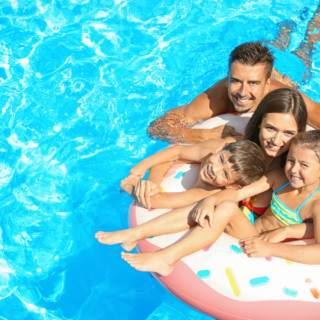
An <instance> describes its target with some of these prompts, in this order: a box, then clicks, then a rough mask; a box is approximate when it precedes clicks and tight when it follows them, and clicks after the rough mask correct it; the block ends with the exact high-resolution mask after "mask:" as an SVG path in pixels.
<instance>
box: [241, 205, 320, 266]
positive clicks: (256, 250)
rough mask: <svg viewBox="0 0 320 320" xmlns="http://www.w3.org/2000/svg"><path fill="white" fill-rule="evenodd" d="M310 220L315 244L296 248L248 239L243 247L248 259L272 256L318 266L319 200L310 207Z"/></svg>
mask: <svg viewBox="0 0 320 320" xmlns="http://www.w3.org/2000/svg"><path fill="white" fill-rule="evenodd" d="M312 218H313V223H314V236H315V244H311V245H302V246H297V245H288V244H282V243H269V242H265V241H262V240H260V239H248V240H245V242H244V245H243V247H244V249H245V250H246V252H247V254H248V255H249V256H250V257H267V256H274V257H278V258H283V259H289V260H292V261H296V262H300V263H307V264H320V201H319V200H318V201H315V203H314V204H313V206H312ZM301 230H302V229H301ZM301 230H300V231H301Z"/></svg>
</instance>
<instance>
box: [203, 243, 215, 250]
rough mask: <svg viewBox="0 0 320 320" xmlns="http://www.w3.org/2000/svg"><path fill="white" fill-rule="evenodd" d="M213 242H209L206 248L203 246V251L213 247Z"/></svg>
mask: <svg viewBox="0 0 320 320" xmlns="http://www.w3.org/2000/svg"><path fill="white" fill-rule="evenodd" d="M212 245H213V243H211V244H209V245H208V246H206V247H205V248H203V249H202V250H203V251H209V249H210V248H211V247H212Z"/></svg>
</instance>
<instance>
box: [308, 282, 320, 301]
mask: <svg viewBox="0 0 320 320" xmlns="http://www.w3.org/2000/svg"><path fill="white" fill-rule="evenodd" d="M306 284H307V286H308V287H309V290H310V292H311V294H312V295H313V296H314V298H315V299H319V298H320V292H319V290H318V288H317V287H316V286H315V285H314V283H313V281H312V280H311V279H309V278H308V279H306Z"/></svg>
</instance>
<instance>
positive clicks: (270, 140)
mask: <svg viewBox="0 0 320 320" xmlns="http://www.w3.org/2000/svg"><path fill="white" fill-rule="evenodd" d="M259 128H260V133H259V140H260V146H261V151H262V153H263V154H264V155H267V156H269V157H278V156H280V155H282V154H283V153H285V152H286V151H287V150H289V147H290V143H291V140H292V138H293V137H294V136H295V135H296V134H297V133H298V125H297V122H296V120H295V118H294V116H293V115H292V114H291V113H267V114H266V115H265V116H264V118H263V119H262V122H261V125H259Z"/></svg>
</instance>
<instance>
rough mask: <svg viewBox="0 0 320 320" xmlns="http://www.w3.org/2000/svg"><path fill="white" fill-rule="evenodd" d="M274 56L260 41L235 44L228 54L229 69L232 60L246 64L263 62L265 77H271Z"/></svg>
mask: <svg viewBox="0 0 320 320" xmlns="http://www.w3.org/2000/svg"><path fill="white" fill-rule="evenodd" d="M274 59H275V57H274V56H273V51H272V50H271V49H270V48H269V47H268V46H267V45H266V44H263V43H262V42H261V41H253V42H246V43H243V44H240V45H239V46H237V47H236V48H235V49H234V50H233V51H232V52H231V53H230V56H229V69H230V66H231V64H232V63H233V62H235V61H239V62H240V63H242V64H245V65H248V66H254V65H256V64H258V63H263V64H265V67H266V79H269V78H270V77H271V73H272V69H273V63H274Z"/></svg>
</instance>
